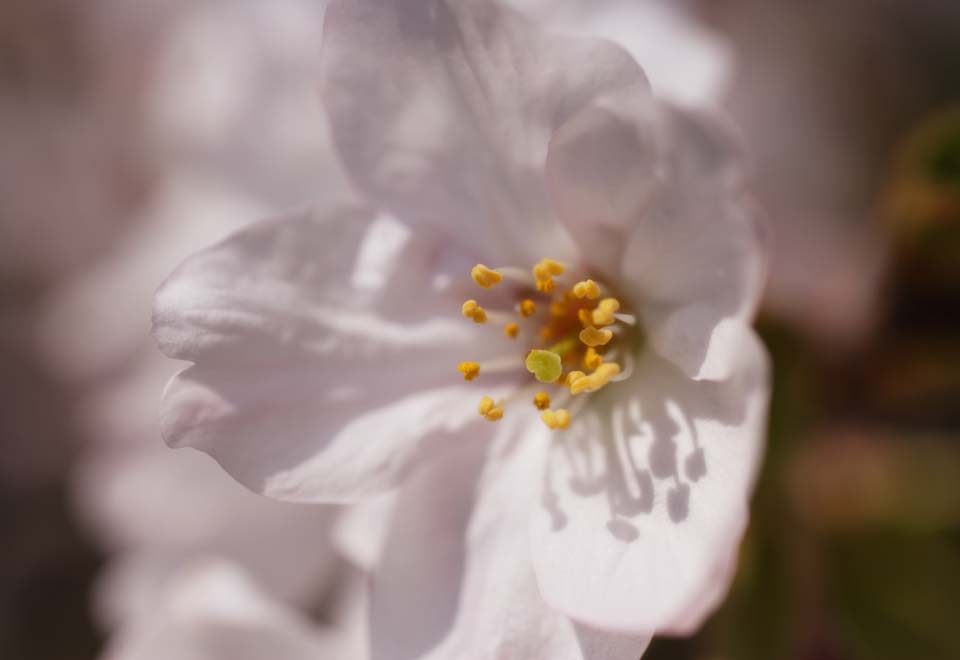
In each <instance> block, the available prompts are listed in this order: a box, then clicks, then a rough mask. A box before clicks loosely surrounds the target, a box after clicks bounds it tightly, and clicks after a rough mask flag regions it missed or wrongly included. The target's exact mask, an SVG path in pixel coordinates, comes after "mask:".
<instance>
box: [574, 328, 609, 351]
mask: <svg viewBox="0 0 960 660" xmlns="http://www.w3.org/2000/svg"><path fill="white" fill-rule="evenodd" d="M611 339H613V332H612V331H611V330H607V329H606V328H603V329H602V330H597V329H596V328H595V327H593V326H592V325H588V326H587V327H586V328H584V329H583V330H581V331H580V341H582V342H583V343H584V344H586V345H587V346H590V347H591V348H592V347H596V346H604V345H605V344H608V343H609V342H610V340H611Z"/></svg>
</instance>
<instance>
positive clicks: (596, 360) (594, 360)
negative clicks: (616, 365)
mask: <svg viewBox="0 0 960 660" xmlns="http://www.w3.org/2000/svg"><path fill="white" fill-rule="evenodd" d="M601 364H603V356H602V355H600V354H599V353H597V349H595V348H593V347H592V346H591V347H590V348H588V349H587V352H586V353H585V354H584V356H583V367H584V368H585V369H588V370H590V371H594V370H596V368H597V367H599V366H600V365H601Z"/></svg>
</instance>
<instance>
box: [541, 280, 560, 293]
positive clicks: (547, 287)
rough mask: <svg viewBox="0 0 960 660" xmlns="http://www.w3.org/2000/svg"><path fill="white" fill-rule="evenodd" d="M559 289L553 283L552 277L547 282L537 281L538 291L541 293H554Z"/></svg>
mask: <svg viewBox="0 0 960 660" xmlns="http://www.w3.org/2000/svg"><path fill="white" fill-rule="evenodd" d="M556 288H557V283H556V282H554V281H553V278H552V277H548V278H547V279H545V280H537V291H539V292H540V293H553V290H554V289H556Z"/></svg>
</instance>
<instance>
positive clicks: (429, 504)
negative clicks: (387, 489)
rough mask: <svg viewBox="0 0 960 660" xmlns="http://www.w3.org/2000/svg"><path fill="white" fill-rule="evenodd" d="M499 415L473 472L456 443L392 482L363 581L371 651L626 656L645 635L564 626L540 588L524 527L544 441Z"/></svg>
mask: <svg viewBox="0 0 960 660" xmlns="http://www.w3.org/2000/svg"><path fill="white" fill-rule="evenodd" d="M502 424H503V426H502V428H501V429H499V431H500V432H499V435H498V440H497V442H496V443H495V444H494V445H492V447H491V449H490V451H489V452H487V453H488V454H489V457H488V461H489V462H488V465H487V466H486V468H485V470H484V471H483V473H482V474H481V467H480V465H479V463H480V461H482V460H484V458H485V457H484V455H483V452H481V451H477V450H476V449H474V448H469V447H465V448H463V451H461V452H459V453H458V455H457V456H455V457H452V458H451V460H448V461H445V462H443V463H442V464H441V463H437V464H436V465H435V467H434V468H433V469H432V470H430V471H426V472H424V473H422V474H421V475H420V477H419V478H418V479H416V480H415V481H414V482H411V483H409V484H408V485H407V486H406V487H405V488H403V489H402V490H401V491H400V493H399V499H398V502H397V509H396V513H395V517H394V524H393V527H392V529H391V532H390V535H389V536H388V540H387V547H388V552H387V553H386V554H385V556H384V558H383V562H382V564H381V566H380V569H379V572H378V573H377V574H376V575H375V577H374V583H373V601H372V602H373V609H372V624H371V626H372V630H371V632H372V640H373V657H374V658H375V659H377V660H408V659H413V658H418V659H422V660H527V659H529V658H550V659H551V660H586V659H596V660H601V659H602V660H635V659H636V658H638V657H639V656H640V654H641V653H642V652H643V650H644V648H645V647H646V644H647V643H648V641H649V638H648V637H646V636H642V635H618V634H608V633H603V632H599V631H596V630H592V629H589V628H587V627H584V626H578V625H575V624H574V623H573V622H571V621H570V620H569V619H567V618H566V617H565V616H563V615H561V614H560V613H558V612H556V611H553V610H551V609H550V608H549V607H547V605H546V604H545V603H544V601H543V599H542V598H541V597H540V593H539V590H538V589H537V585H536V580H535V578H534V575H533V570H532V567H531V565H530V559H529V550H528V542H527V531H528V527H529V514H530V512H531V508H532V506H533V504H534V498H535V497H536V496H537V494H538V492H537V487H536V484H537V482H538V481H539V480H538V478H537V477H538V476H539V475H540V474H541V472H542V468H543V463H542V459H543V457H544V449H545V447H546V445H547V441H548V439H547V438H546V437H545V431H541V430H539V429H530V428H529V426H528V425H527V424H526V420H516V421H507V420H504V422H503V423H502ZM538 426H539V423H538Z"/></svg>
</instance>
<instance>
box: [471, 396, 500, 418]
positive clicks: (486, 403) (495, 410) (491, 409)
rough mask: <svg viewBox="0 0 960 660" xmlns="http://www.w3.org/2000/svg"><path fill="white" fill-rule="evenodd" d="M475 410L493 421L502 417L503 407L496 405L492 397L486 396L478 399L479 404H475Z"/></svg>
mask: <svg viewBox="0 0 960 660" xmlns="http://www.w3.org/2000/svg"><path fill="white" fill-rule="evenodd" d="M477 412H479V413H480V414H481V415H482V416H483V417H484V418H486V419H488V420H490V421H491V422H495V421H497V420H498V419H501V418H502V417H503V407H502V406H498V405H497V404H496V403H494V401H493V399H491V398H490V397H488V396H485V397H483V398H482V399H480V405H479V406H477Z"/></svg>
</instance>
